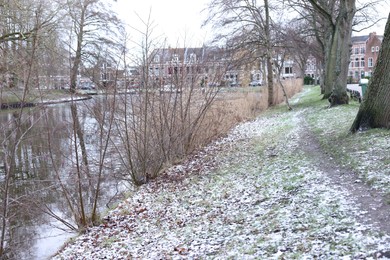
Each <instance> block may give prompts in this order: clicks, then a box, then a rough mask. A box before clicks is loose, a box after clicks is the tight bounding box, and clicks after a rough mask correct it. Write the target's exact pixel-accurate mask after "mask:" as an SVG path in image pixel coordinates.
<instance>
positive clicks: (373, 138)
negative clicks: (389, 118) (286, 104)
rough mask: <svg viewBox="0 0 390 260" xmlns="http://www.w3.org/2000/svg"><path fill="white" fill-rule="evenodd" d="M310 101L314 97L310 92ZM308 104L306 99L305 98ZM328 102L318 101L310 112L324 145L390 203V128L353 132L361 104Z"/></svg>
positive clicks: (313, 125) (311, 121)
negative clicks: (383, 194)
mask: <svg viewBox="0 0 390 260" xmlns="http://www.w3.org/2000/svg"><path fill="white" fill-rule="evenodd" d="M306 98H307V100H308V102H309V103H310V101H311V100H312V98H313V96H312V95H308V96H307V97H306ZM302 101H303V103H305V99H303V100H302ZM326 106H327V101H322V102H318V104H317V106H315V107H312V109H310V113H308V114H307V118H308V121H309V122H310V125H311V127H312V128H313V129H314V131H315V133H316V135H317V137H318V139H319V140H320V142H321V145H322V146H323V147H324V149H325V150H327V151H328V152H329V153H331V154H332V155H333V157H334V158H336V159H337V160H338V162H339V163H340V164H342V165H344V166H347V167H350V168H352V169H353V170H354V171H355V172H356V173H357V174H358V175H359V177H360V178H361V179H363V180H364V181H366V182H367V183H368V184H370V185H372V186H373V187H374V188H376V189H379V190H381V191H382V192H384V193H385V194H387V196H388V197H389V201H388V203H390V168H389V165H390V153H389V149H390V131H388V130H385V129H372V130H369V131H364V132H357V133H356V134H351V133H350V132H349V129H350V127H351V125H352V123H353V121H354V119H355V116H356V114H357V111H358V110H359V103H358V102H356V101H352V102H351V104H349V105H345V106H339V107H335V108H332V109H326Z"/></svg>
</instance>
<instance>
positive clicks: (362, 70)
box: [305, 32, 383, 82]
mask: <svg viewBox="0 0 390 260" xmlns="http://www.w3.org/2000/svg"><path fill="white" fill-rule="evenodd" d="M382 39H383V36H379V35H377V34H376V33H375V32H372V33H370V34H369V35H363V36H353V37H352V39H351V45H352V46H351V57H350V63H349V68H348V77H349V80H348V81H349V82H358V81H359V79H361V78H364V77H370V76H371V75H372V72H373V70H374V66H375V64H376V61H377V59H378V54H379V50H380V47H381V44H382ZM305 75H306V76H310V77H312V78H315V79H318V77H319V75H320V68H319V64H318V63H317V61H316V59H315V58H314V57H313V56H309V59H308V60H307V62H306V68H305Z"/></svg>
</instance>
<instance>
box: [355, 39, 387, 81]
mask: <svg viewBox="0 0 390 260" xmlns="http://www.w3.org/2000/svg"><path fill="white" fill-rule="evenodd" d="M382 39H383V37H382V36H378V35H377V34H376V33H375V32H372V33H370V34H369V35H364V36H354V37H352V39H351V40H352V47H351V62H350V64H349V70H348V76H349V82H358V81H359V80H360V79H361V78H364V77H371V75H372V72H373V70H374V66H375V64H376V61H377V59H378V55H379V50H380V46H381V44H382Z"/></svg>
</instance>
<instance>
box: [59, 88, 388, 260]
mask: <svg viewBox="0 0 390 260" xmlns="http://www.w3.org/2000/svg"><path fill="white" fill-rule="evenodd" d="M318 93H319V88H317V87H316V88H312V87H307V88H306V89H305V91H304V92H302V93H301V94H299V95H297V96H296V97H295V98H294V99H293V100H292V102H291V104H292V106H293V111H290V112H287V108H286V107H285V106H279V107H277V108H274V109H270V110H268V111H267V112H266V113H264V114H263V115H261V116H259V117H258V118H257V119H255V120H253V121H251V122H246V123H243V124H240V125H239V126H237V127H236V128H234V129H233V130H232V131H231V132H230V134H229V135H228V136H227V137H225V138H222V139H219V140H217V141H216V142H214V143H212V144H210V145H209V146H207V147H205V148H204V149H203V150H202V151H200V152H199V153H197V154H194V155H192V156H190V157H189V158H188V159H187V160H186V161H184V162H183V163H181V164H178V165H176V166H174V167H172V168H170V169H168V170H167V171H166V172H165V173H164V174H162V175H161V177H159V178H158V179H157V180H155V181H152V182H150V183H148V184H146V185H143V186H141V187H139V188H138V189H137V190H136V191H135V192H134V193H132V194H130V195H129V198H128V199H126V200H125V201H123V202H122V203H120V204H119V205H118V206H117V207H116V208H114V209H112V210H111V211H110V212H109V213H108V214H107V216H106V217H105V218H104V220H103V223H102V224H101V225H100V226H98V227H92V228H90V229H88V230H87V232H86V233H85V234H83V235H80V236H79V237H77V238H75V239H74V240H72V241H70V242H69V243H68V244H67V245H66V246H65V248H64V249H63V250H61V252H59V254H58V255H56V256H55V257H54V259H97V258H99V259H102V258H106V259H127V258H142V259H171V258H174V259H181V258H191V259H192V258H229V257H230V258H240V259H243V258H245V259H265V258H267V259H270V258H271V259H273V258H288V259H300V258H332V259H334V258H346V259H351V258H352V259H356V258H359V259H360V258H373V259H380V258H381V259H386V258H390V228H389V227H388V225H387V223H389V221H390V219H389V214H388V212H389V211H390V205H389V202H390V179H389V177H388V165H387V163H388V162H389V161H390V157H389V156H390V155H389V154H388V152H387V151H388V148H389V145H390V143H389V140H390V133H389V131H386V130H371V131H367V132H362V133H358V134H356V135H349V134H348V129H349V127H350V125H351V124H352V121H353V119H354V116H355V115H356V113H357V110H358V106H359V104H358V103H355V102H354V103H352V104H351V105H348V106H340V107H336V108H332V109H327V108H326V107H327V101H321V100H320V96H319V94H318Z"/></svg>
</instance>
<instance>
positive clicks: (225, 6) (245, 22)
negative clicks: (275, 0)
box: [205, 0, 276, 106]
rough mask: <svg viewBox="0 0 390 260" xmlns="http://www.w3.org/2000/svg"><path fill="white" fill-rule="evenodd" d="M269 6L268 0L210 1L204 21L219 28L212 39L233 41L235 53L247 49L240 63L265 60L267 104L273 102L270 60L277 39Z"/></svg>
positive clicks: (272, 103) (272, 75) (272, 76)
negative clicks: (274, 35) (207, 16)
mask: <svg viewBox="0 0 390 260" xmlns="http://www.w3.org/2000/svg"><path fill="white" fill-rule="evenodd" d="M259 2H261V3H259ZM270 9H271V6H270V2H269V1H268V0H264V1H248V0H234V1H226V0H213V1H211V3H210V5H209V12H210V13H209V18H208V19H207V20H206V21H205V24H207V23H213V24H214V26H215V27H217V28H218V30H219V31H222V33H220V34H218V35H217V36H216V38H215V41H221V40H225V41H227V42H229V41H230V42H233V43H234V44H233V47H234V49H235V50H236V51H237V52H239V53H244V52H246V55H245V56H241V59H243V58H244V59H245V61H244V60H242V61H241V62H246V63H248V62H250V60H252V62H253V60H255V61H256V62H258V63H259V64H260V63H261V60H262V59H264V60H265V61H266V70H267V73H266V75H267V84H268V104H269V105H270V106H272V105H274V73H273V64H272V60H273V48H274V47H275V45H276V42H275V39H274V37H273V31H272V30H273V29H272V28H273V22H272V19H271V17H270ZM230 45H231V44H230ZM230 48H232V47H231V46H230Z"/></svg>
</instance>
